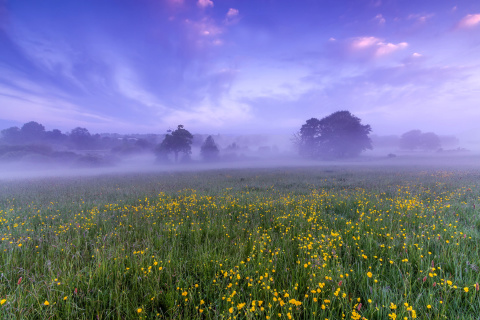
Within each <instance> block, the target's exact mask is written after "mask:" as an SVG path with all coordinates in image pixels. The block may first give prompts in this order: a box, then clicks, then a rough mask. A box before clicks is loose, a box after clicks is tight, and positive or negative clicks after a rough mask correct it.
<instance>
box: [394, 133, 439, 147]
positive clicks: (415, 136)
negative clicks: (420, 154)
mask: <svg viewBox="0 0 480 320" xmlns="http://www.w3.org/2000/svg"><path fill="white" fill-rule="evenodd" d="M440 147H441V142H440V138H439V137H438V136H437V135H436V134H435V133H433V132H425V133H423V132H422V131H420V130H410V131H408V132H405V133H404V134H402V136H401V137H400V148H401V149H404V150H419V149H420V150H438V149H439V148H440Z"/></svg>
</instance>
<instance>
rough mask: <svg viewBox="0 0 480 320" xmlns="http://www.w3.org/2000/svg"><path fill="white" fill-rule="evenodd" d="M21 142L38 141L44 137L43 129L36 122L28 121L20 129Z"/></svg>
mask: <svg viewBox="0 0 480 320" xmlns="http://www.w3.org/2000/svg"><path fill="white" fill-rule="evenodd" d="M20 133H21V136H22V138H21V139H22V141H23V142H26V143H31V142H36V141H40V140H42V139H43V138H44V137H45V127H44V126H43V125H41V124H40V123H38V122H35V121H30V122H27V123H25V124H24V125H23V126H22V128H21V129H20Z"/></svg>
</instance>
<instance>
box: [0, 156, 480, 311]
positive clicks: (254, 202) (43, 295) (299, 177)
mask: <svg viewBox="0 0 480 320" xmlns="http://www.w3.org/2000/svg"><path fill="white" fill-rule="evenodd" d="M476 159H477V158H476V157H470V158H466V157H464V158H453V157H451V158H450V157H442V158H439V157H435V158H434V157H426V158H422V159H419V158H415V161H412V157H409V156H407V155H405V156H399V157H397V158H394V159H384V158H374V157H363V158H361V159H360V161H356V162H346V161H345V162H342V163H338V162H337V163H333V162H332V163H326V164H325V165H323V166H318V162H316V163H315V162H304V163H303V164H304V166H303V167H295V166H294V161H290V162H289V161H283V162H282V161H280V160H279V161H278V163H276V165H277V166H282V167H280V168H268V167H267V166H268V165H267V163H265V164H264V165H262V163H261V162H256V163H255V164H256V166H257V168H250V169H247V168H240V166H239V165H238V164H228V165H225V166H230V168H223V169H214V168H212V167H210V166H208V165H204V166H200V167H185V166H183V167H182V166H178V167H175V170H173V171H172V170H171V168H172V167H169V168H170V170H169V169H168V168H167V167H165V168H163V167H158V166H157V167H155V168H152V167H147V166H138V164H139V163H140V162H135V163H132V166H131V170H126V168H127V167H126V166H124V167H123V168H122V170H123V173H121V172H120V168H118V170H117V171H116V170H114V169H108V171H106V170H105V169H98V170H97V171H95V170H91V169H89V170H85V171H78V170H77V171H67V170H65V171H59V170H53V169H51V170H47V171H45V170H43V171H38V170H32V171H30V172H25V171H22V172H23V174H24V175H23V176H21V175H20V171H18V172H16V171H14V170H10V171H9V172H10V173H11V174H10V175H8V176H7V175H3V176H2V180H0V233H1V238H0V239H1V241H0V250H1V252H2V254H1V256H0V303H1V306H0V318H1V319H137V318H142V319H322V320H323V319H330V320H333V319H342V318H345V319H364V318H366V319H415V318H416V319H478V315H479V314H480V291H479V283H480V248H479V246H478V243H479V241H480V215H479V208H478V204H479V202H480V171H479V170H478V169H477V168H478V167H477V168H476V166H475V164H476V163H478V162H476ZM135 164H137V165H136V166H135ZM460 165H461V166H460ZM243 166H249V163H245V164H243ZM139 167H140V168H142V169H140V170H139V169H138V168H139ZM135 168H137V170H135ZM455 168H457V169H455ZM458 168H462V169H458ZM10 169H11V168H10ZM102 170H103V171H102ZM153 170H154V171H153ZM60 175H63V176H60Z"/></svg>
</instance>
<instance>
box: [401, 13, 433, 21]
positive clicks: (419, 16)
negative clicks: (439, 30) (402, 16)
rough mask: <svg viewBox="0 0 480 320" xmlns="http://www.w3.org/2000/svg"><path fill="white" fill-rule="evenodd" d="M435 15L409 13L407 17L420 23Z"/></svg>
mask: <svg viewBox="0 0 480 320" xmlns="http://www.w3.org/2000/svg"><path fill="white" fill-rule="evenodd" d="M433 16H434V14H433V13H429V14H410V15H408V17H407V19H408V20H415V21H416V22H418V23H425V22H427V20H429V19H430V18H432V17H433Z"/></svg>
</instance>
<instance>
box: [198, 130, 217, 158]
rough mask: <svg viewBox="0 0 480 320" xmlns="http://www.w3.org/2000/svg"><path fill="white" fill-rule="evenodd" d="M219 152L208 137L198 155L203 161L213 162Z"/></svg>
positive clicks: (210, 137) (213, 141)
mask: <svg viewBox="0 0 480 320" xmlns="http://www.w3.org/2000/svg"><path fill="white" fill-rule="evenodd" d="M219 152H220V151H219V150H218V147H217V144H216V143H215V140H213V138H212V136H208V137H207V139H205V142H204V143H203V144H202V146H201V147H200V155H201V156H202V158H203V160H205V161H215V160H217V159H218V154H219Z"/></svg>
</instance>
